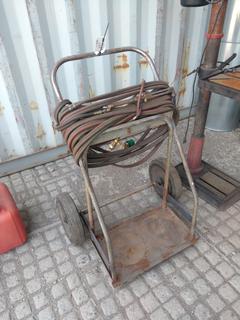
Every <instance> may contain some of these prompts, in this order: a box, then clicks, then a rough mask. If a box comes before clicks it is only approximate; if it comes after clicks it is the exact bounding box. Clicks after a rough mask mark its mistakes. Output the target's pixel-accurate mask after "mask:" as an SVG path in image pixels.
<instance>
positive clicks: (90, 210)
mask: <svg viewBox="0 0 240 320" xmlns="http://www.w3.org/2000/svg"><path fill="white" fill-rule="evenodd" d="M86 200H87V211H88V223H89V226H90V228H91V230H94V219H93V207H92V200H91V197H90V194H89V191H88V188H87V187H86Z"/></svg>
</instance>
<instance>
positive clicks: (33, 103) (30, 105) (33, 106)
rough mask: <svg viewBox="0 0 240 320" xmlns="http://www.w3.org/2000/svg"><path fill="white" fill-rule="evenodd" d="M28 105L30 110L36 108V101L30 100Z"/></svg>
mask: <svg viewBox="0 0 240 320" xmlns="http://www.w3.org/2000/svg"><path fill="white" fill-rule="evenodd" d="M29 107H30V109H31V110H38V103H37V102H36V101H31V102H30V103H29Z"/></svg>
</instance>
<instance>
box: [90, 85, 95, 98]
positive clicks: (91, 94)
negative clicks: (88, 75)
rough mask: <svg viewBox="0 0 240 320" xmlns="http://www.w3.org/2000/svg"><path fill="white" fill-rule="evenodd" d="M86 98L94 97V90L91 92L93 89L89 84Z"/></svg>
mask: <svg viewBox="0 0 240 320" xmlns="http://www.w3.org/2000/svg"><path fill="white" fill-rule="evenodd" d="M88 96H89V98H93V97H95V96H96V94H95V92H94V90H93V88H92V86H91V84H90V83H89V90H88Z"/></svg>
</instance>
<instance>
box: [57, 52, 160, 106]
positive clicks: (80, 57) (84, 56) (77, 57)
mask: <svg viewBox="0 0 240 320" xmlns="http://www.w3.org/2000/svg"><path fill="white" fill-rule="evenodd" d="M127 51H133V52H136V53H137V54H140V55H141V56H143V57H144V58H145V59H146V60H147V62H148V63H149V65H150V67H151V70H152V72H153V75H154V78H155V79H157V80H160V77H159V74H158V72H157V69H156V66H155V64H154V61H153V59H152V58H151V57H150V55H149V54H148V53H146V52H145V51H143V50H141V49H139V48H135V47H121V48H112V49H107V50H105V51H104V52H103V53H99V54H96V53H95V52H86V53H80V54H75V55H71V56H67V57H64V58H62V59H60V60H58V61H57V63H56V64H55V65H54V67H53V70H52V72H51V83H52V86H53V90H54V93H55V95H56V97H57V99H58V100H59V101H62V100H63V97H62V94H61V91H60V89H59V85H58V82H57V71H58V69H59V67H60V66H62V65H63V64H64V63H66V62H69V61H75V60H84V59H88V58H95V57H100V56H106V55H110V54H115V53H120V52H127Z"/></svg>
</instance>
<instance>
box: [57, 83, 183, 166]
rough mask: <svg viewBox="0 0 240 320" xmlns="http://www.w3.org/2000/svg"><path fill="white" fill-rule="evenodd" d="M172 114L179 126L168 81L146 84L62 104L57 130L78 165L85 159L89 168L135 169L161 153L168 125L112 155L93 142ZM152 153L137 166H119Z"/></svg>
mask: <svg viewBox="0 0 240 320" xmlns="http://www.w3.org/2000/svg"><path fill="white" fill-rule="evenodd" d="M170 111H173V115H174V119H175V122H176V121H177V118H178V116H177V110H176V108H175V103H174V91H173V89H172V88H170V87H169V86H168V84H167V83H166V82H164V81H151V82H144V81H142V83H141V84H139V85H135V86H131V87H128V88H124V89H121V90H118V91H115V92H112V93H109V94H104V95H100V96H96V97H94V98H90V99H88V100H84V101H81V102H77V103H71V102H70V101H69V100H63V101H61V102H60V103H59V104H58V105H57V107H56V109H55V112H54V118H55V128H56V129H57V130H59V131H61V132H62V134H63V137H64V139H65V141H66V143H67V145H68V148H69V151H70V152H71V153H72V155H73V157H74V159H75V161H76V163H77V164H78V165H79V161H80V159H85V160H86V161H87V166H88V167H89V168H93V167H101V166H106V165H117V166H121V167H133V166H136V165H139V164H141V163H143V162H144V161H145V160H147V159H148V158H149V157H150V156H151V155H152V154H153V153H154V152H156V151H157V149H158V148H159V147H160V145H161V144H162V142H163V141H164V139H165V138H166V137H167V134H168V128H167V126H166V125H162V126H160V127H159V128H157V129H153V130H151V129H148V130H146V131H145V132H144V133H142V135H141V136H140V138H139V139H138V140H137V141H136V143H135V144H134V145H133V146H130V147H128V148H125V149H122V150H112V151H111V150H109V148H106V146H104V145H92V142H93V141H94V139H95V138H96V137H97V136H99V135H101V134H102V133H103V132H104V131H105V130H107V129H109V128H111V127H114V126H117V125H120V124H123V123H126V122H128V121H134V120H136V119H141V118H145V117H149V116H154V115H158V114H162V113H167V112H170ZM148 150H150V151H149V152H148V154H147V155H145V156H144V157H143V158H142V159H141V160H138V161H136V162H135V163H131V164H119V162H121V161H124V160H127V159H129V158H130V157H133V156H136V155H140V154H142V153H145V152H146V151H148Z"/></svg>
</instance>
